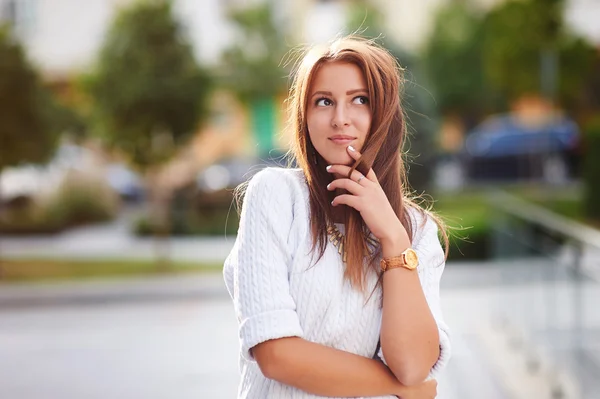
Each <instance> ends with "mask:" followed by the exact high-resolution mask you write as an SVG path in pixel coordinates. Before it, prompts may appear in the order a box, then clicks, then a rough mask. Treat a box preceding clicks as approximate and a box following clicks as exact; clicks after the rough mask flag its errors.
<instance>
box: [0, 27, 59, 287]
mask: <svg viewBox="0 0 600 399" xmlns="http://www.w3.org/2000/svg"><path fill="white" fill-rule="evenodd" d="M65 112H66V111H65V109H64V108H63V107H61V106H60V105H59V104H58V103H57V102H56V101H55V100H54V98H53V97H52V95H51V93H50V92H49V91H47V90H46V89H45V88H44V87H43V85H42V84H41V81H40V79H39V77H38V74H37V73H36V71H35V70H34V68H33V67H32V66H31V65H30V64H29V62H28V61H27V57H26V55H25V52H24V50H23V48H22V47H21V45H20V44H19V43H18V42H17V41H16V40H15V38H14V36H13V35H12V34H11V31H10V29H9V28H8V26H0V173H1V172H2V171H3V170H4V169H5V168H7V167H11V166H18V165H20V164H23V163H38V164H41V163H44V162H46V161H48V160H49V158H50V157H51V156H52V155H53V154H54V151H55V149H56V145H57V142H58V140H57V138H58V134H57V133H58V132H60V130H61V128H62V127H63V126H64V124H63V123H62V122H63V119H62V118H60V117H57V115H59V114H61V115H63V114H64V113H65ZM0 222H2V193H1V192H0ZM1 274H2V273H1V269H0V277H1Z"/></svg>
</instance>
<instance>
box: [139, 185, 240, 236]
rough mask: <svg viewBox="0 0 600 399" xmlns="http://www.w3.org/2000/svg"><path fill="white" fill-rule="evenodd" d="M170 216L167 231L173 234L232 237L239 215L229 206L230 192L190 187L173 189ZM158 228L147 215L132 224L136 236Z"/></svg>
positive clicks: (152, 232) (149, 233) (235, 230)
mask: <svg viewBox="0 0 600 399" xmlns="http://www.w3.org/2000/svg"><path fill="white" fill-rule="evenodd" d="M170 218H171V221H170V226H171V234H173V235H175V236H189V235H201V236H224V235H226V236H228V235H233V236H234V235H235V234H236V233H237V230H238V225H239V215H238V213H237V212H235V210H234V209H232V208H231V192H230V191H228V190H220V191H217V192H212V193H211V192H198V191H197V189H196V188H195V187H194V186H190V187H187V188H186V189H183V190H180V191H178V192H177V195H175V198H174V200H173V202H172V203H171V210H170ZM158 230H159V228H157V227H155V226H153V221H152V220H150V219H149V218H148V217H142V218H140V219H138V221H137V223H136V224H135V226H134V231H135V234H136V235H140V236H147V235H152V234H155V233H156V232H157V231H158Z"/></svg>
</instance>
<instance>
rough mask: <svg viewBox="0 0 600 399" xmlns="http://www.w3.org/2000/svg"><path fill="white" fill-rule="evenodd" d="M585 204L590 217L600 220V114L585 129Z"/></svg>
mask: <svg viewBox="0 0 600 399" xmlns="http://www.w3.org/2000/svg"><path fill="white" fill-rule="evenodd" d="M584 140H585V143H586V144H585V155H584V160H583V182H584V198H583V204H584V205H583V206H584V210H585V214H586V216H587V217H588V218H590V219H592V220H595V221H600V116H597V117H596V118H595V119H594V120H593V121H592V122H591V123H590V124H588V126H587V128H586V129H585V138H584Z"/></svg>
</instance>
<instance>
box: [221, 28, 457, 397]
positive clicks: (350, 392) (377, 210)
mask: <svg viewBox="0 0 600 399" xmlns="http://www.w3.org/2000/svg"><path fill="white" fill-rule="evenodd" d="M401 86H402V75H401V70H400V68H399V67H398V65H397V63H396V61H395V59H394V58H393V57H392V56H391V55H390V54H389V53H388V52H387V51H386V50H384V49H383V48H381V47H379V46H377V45H376V44H374V43H372V42H370V41H366V40H362V39H358V38H353V37H347V38H343V39H339V40H336V41H335V42H333V43H332V44H331V45H330V46H327V47H316V48H313V49H311V50H309V51H308V52H307V53H306V55H305V56H304V57H303V59H302V61H301V62H300V63H299V66H298V67H297V69H296V71H295V78H294V83H293V87H292V89H291V92H290V100H289V101H290V115H291V119H290V128H292V129H293V130H294V142H293V145H292V149H291V154H292V155H293V161H295V163H296V166H298V167H297V168H291V167H290V168H266V169H263V170H262V171H260V172H259V173H257V174H256V175H255V176H254V177H253V178H252V179H251V180H250V182H249V184H248V185H247V188H246V190H245V196H244V204H243V207H242V211H241V220H240V225H239V230H238V235H237V239H236V241H235V244H234V247H233V249H232V250H231V253H230V254H229V256H228V257H227V259H226V261H225V265H224V276H225V282H226V285H227V289H228V290H229V293H230V295H231V297H232V298H233V302H234V305H235V311H236V313H237V318H238V322H239V336H240V342H241V356H240V367H241V374H242V375H241V384H240V387H239V392H238V398H248V399H259V398H260V399H263V398H265V399H266V398H269V399H270V398H302V399H305V398H319V397H339V398H350V397H353V398H354V397H383V398H394V397H401V398H404V399H412V398H415V399H417V398H418V399H424V398H434V397H435V396H436V385H437V383H436V381H435V380H434V379H433V378H432V377H435V374H436V373H437V372H439V371H440V370H441V369H442V368H443V367H444V365H445V364H446V363H447V362H448V359H449V357H450V342H449V338H448V328H447V326H446V325H445V324H444V322H443V319H442V313H441V310H440V300H439V283H440V278H441V276H442V272H443V270H444V264H445V254H444V251H443V249H442V246H441V244H440V241H439V239H438V230H439V231H441V232H442V235H443V237H444V241H445V242H446V247H447V236H446V235H445V233H444V229H443V228H440V229H438V226H441V227H443V226H442V225H441V222H440V221H439V220H437V218H436V217H435V216H434V215H432V214H431V213H429V212H428V211H426V210H423V209H421V208H419V206H417V205H416V204H415V202H414V201H412V200H411V198H410V195H409V194H410V193H409V191H408V188H407V182H406V176H405V169H404V165H403V162H402V157H401V151H402V145H403V141H404V138H405V135H406V127H405V120H404V116H403V111H402V107H401V101H400V100H401V99H400V94H401V93H400V89H401Z"/></svg>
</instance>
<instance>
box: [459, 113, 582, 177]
mask: <svg viewBox="0 0 600 399" xmlns="http://www.w3.org/2000/svg"><path fill="white" fill-rule="evenodd" d="M579 141H580V134H579V128H578V127H577V125H576V124H575V122H573V121H572V120H571V119H568V118H566V117H554V118H552V119H549V120H548V121H547V122H546V123H543V124H542V123H539V124H536V125H533V126H528V125H526V124H524V123H522V122H520V121H519V120H518V119H517V118H516V117H515V116H513V115H510V114H509V115H501V116H495V117H492V118H489V119H488V120H486V121H485V122H483V123H482V124H480V125H479V126H477V127H476V128H475V129H473V130H472V131H471V132H470V133H469V134H468V136H467V139H466V140H465V144H464V148H463V151H462V154H461V155H462V160H463V165H464V168H465V171H466V175H467V177H468V178H470V179H471V180H515V179H542V180H546V181H549V182H553V181H555V182H558V181H561V180H562V181H564V180H566V179H569V178H570V177H572V176H573V174H574V169H575V168H576V161H577V151H578V148H579Z"/></svg>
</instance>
